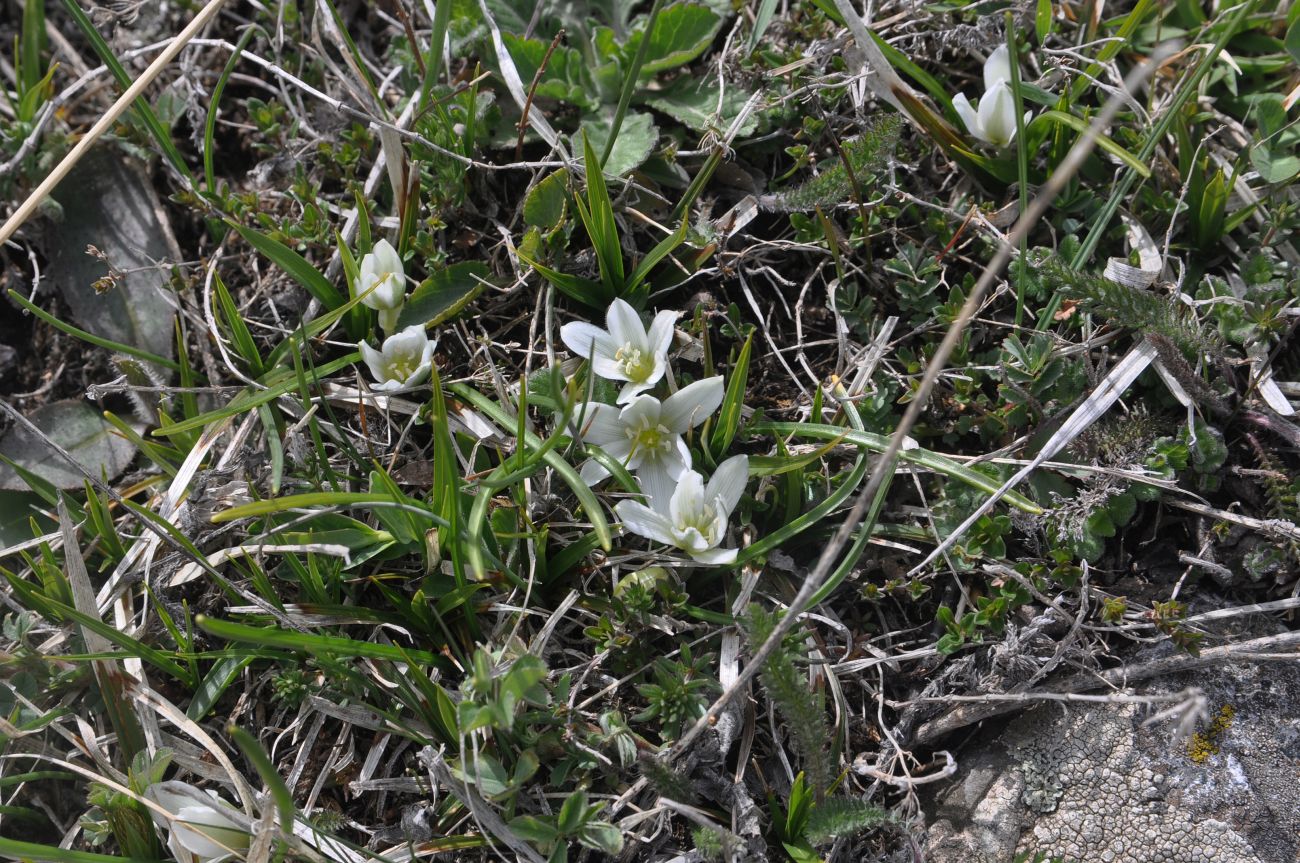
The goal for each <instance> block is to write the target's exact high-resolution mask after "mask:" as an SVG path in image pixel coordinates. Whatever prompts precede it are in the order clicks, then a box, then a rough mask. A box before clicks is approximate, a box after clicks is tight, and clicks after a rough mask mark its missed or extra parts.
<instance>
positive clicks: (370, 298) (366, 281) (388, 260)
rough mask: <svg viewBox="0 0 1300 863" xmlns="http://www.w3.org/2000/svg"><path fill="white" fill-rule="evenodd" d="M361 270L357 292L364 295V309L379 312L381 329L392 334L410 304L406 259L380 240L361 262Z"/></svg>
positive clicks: (358, 274) (362, 297) (387, 243)
mask: <svg viewBox="0 0 1300 863" xmlns="http://www.w3.org/2000/svg"><path fill="white" fill-rule="evenodd" d="M357 270H358V271H357V284H356V291H357V294H358V295H361V303H362V305H365V306H369V307H370V308H372V309H374V310H376V311H377V312H379V325H380V326H381V327H383V328H384V332H386V333H389V332H392V331H393V330H394V329H395V328H396V327H397V316H398V314H399V313H400V312H401V311H402V303H404V302H406V271H405V268H404V267H403V266H402V256H401V255H399V254H397V249H394V248H393V246H392V244H391V243H389V242H388V241H387V240H380V241H379V242H377V243H375V245H374V248H373V249H371V251H370V253H369V254H368V255H366V256H365V257H363V258H362V259H361V264H360V266H359V267H358V268H357ZM371 288H374V290H371ZM367 291H370V292H369V293H366V292H367Z"/></svg>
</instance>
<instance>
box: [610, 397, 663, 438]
mask: <svg viewBox="0 0 1300 863" xmlns="http://www.w3.org/2000/svg"><path fill="white" fill-rule="evenodd" d="M618 419H619V422H621V423H622V424H623V428H624V429H625V430H626V429H636V430H640V429H647V428H654V427H655V426H657V425H659V424H660V423H662V422H663V405H661V404H660V403H659V399H657V398H655V397H654V396H637V397H636V398H634V399H632V401H631V402H630V403H629V404H628V405H627V406H626V407H624V408H623V410H622V412H621V413H620V414H619V415H618Z"/></svg>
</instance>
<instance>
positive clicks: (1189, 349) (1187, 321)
mask: <svg viewBox="0 0 1300 863" xmlns="http://www.w3.org/2000/svg"><path fill="white" fill-rule="evenodd" d="M1035 258H1036V259H1035V260H1034V266H1035V268H1036V269H1037V271H1038V274H1039V277H1040V278H1041V279H1042V280H1043V282H1044V284H1045V285H1046V286H1047V287H1050V288H1052V289H1054V290H1064V291H1065V292H1066V293H1068V294H1069V295H1070V297H1071V298H1073V299H1077V300H1078V301H1079V302H1080V304H1081V305H1083V306H1084V307H1085V308H1087V309H1088V310H1089V311H1091V312H1094V313H1095V314H1098V315H1101V316H1102V317H1104V318H1106V319H1107V320H1109V321H1110V322H1111V323H1112V324H1114V325H1115V326H1119V327H1124V328H1126V329H1132V330H1137V331H1139V332H1143V333H1154V334H1156V335H1159V336H1164V337H1165V338H1166V339H1168V340H1169V341H1171V342H1173V343H1174V344H1175V345H1177V346H1178V348H1179V350H1181V351H1183V352H1184V353H1185V354H1188V355H1191V356H1195V355H1199V354H1202V353H1209V354H1213V355H1215V356H1216V357H1217V356H1221V355H1222V353H1223V345H1222V343H1221V342H1220V341H1219V338H1218V336H1217V335H1216V334H1214V333H1212V332H1211V331H1209V330H1206V329H1204V328H1203V327H1201V325H1200V322H1199V321H1197V319H1196V315H1194V314H1193V313H1192V311H1191V310H1190V309H1188V308H1187V307H1186V306H1184V305H1182V304H1181V303H1173V302H1170V301H1169V300H1167V299H1165V298H1163V297H1160V296H1157V295H1156V294H1153V293H1151V292H1150V291H1144V290H1140V289H1138V288H1132V287H1128V286H1126V285H1121V284H1119V283H1118V282H1112V281H1111V280H1109V279H1106V278H1103V277H1102V276H1098V275H1095V274H1092V273H1083V272H1079V271H1078V270H1075V269H1072V268H1071V267H1069V266H1067V265H1066V264H1065V262H1064V261H1062V260H1061V259H1060V258H1058V257H1057V256H1056V255H1054V254H1051V253H1050V252H1040V253H1039V254H1038V255H1036V256H1035Z"/></svg>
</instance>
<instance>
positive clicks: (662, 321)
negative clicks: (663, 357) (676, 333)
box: [648, 311, 677, 357]
mask: <svg viewBox="0 0 1300 863" xmlns="http://www.w3.org/2000/svg"><path fill="white" fill-rule="evenodd" d="M676 322H677V312H672V311H667V312H660V313H659V314H657V315H655V318H654V320H653V321H651V322H650V334H649V336H648V339H649V341H650V350H652V351H653V352H654V353H655V356H656V357H657V356H658V355H659V354H667V353H668V348H669V347H670V346H671V345H672V343H673V325H674V324H675V323H676Z"/></svg>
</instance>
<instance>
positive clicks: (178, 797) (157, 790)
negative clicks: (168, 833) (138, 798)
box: [144, 780, 202, 830]
mask: <svg viewBox="0 0 1300 863" xmlns="http://www.w3.org/2000/svg"><path fill="white" fill-rule="evenodd" d="M178 786H183V787H185V788H194V786H193V785H190V784H189V783H188V782H181V781H179V780H172V781H171V782H155V783H154V784H153V785H150V786H149V787H148V788H146V789H145V791H144V796H145V797H146V798H147V799H149V800H152V801H153V802H154V803H157V804H158V806H159V807H161V808H162V809H165V810H166V811H168V812H170V813H171V814H173V815H175V814H176V813H177V812H179V811H181V810H182V809H184V808H185V807H186V806H189V805H190V804H192V803H193V802H194V799H193V798H192V797H190V796H189V795H188V794H181V793H178V792H177V791H176V790H175V789H176V788H177V787H178ZM194 791H195V792H197V793H200V794H201V793H202V792H200V791H199V789H197V788H194ZM149 817H151V818H153V823H155V824H157V825H158V826H159V827H161V828H162V829H163V830H168V829H170V825H171V820H170V819H169V818H167V817H166V816H165V815H163V814H162V813H161V812H158V811H156V810H154V809H153V808H152V807H151V808H150V809H149Z"/></svg>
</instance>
